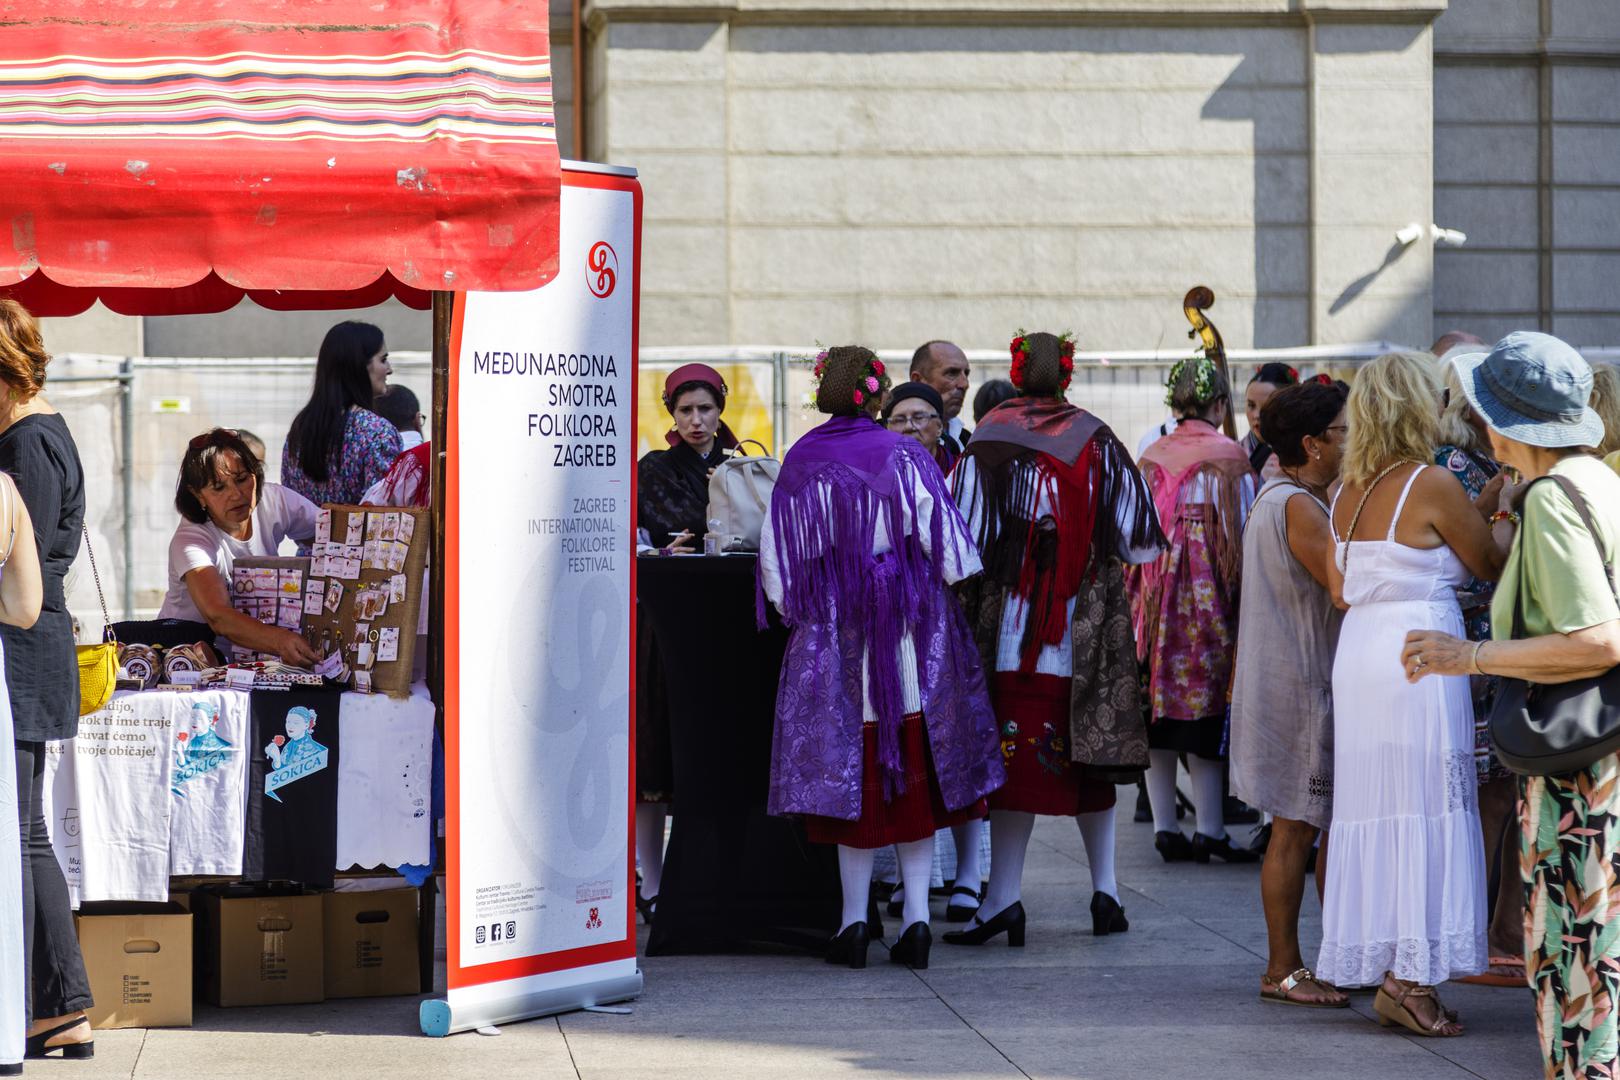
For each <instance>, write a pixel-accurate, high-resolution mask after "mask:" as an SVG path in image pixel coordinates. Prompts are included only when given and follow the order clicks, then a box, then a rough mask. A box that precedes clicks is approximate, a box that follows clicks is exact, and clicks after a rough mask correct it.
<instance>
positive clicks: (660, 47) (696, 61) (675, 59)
mask: <svg viewBox="0 0 1620 1080" xmlns="http://www.w3.org/2000/svg"><path fill="white" fill-rule="evenodd" d="M728 40H729V39H728V33H727V29H726V24H725V23H717V22H697V23H677V22H620V23H613V24H612V37H611V38H610V40H609V42H608V63H610V64H612V65H613V70H612V78H613V83H614V85H616V86H625V85H633V84H636V83H660V84H663V83H687V82H698V83H714V82H721V83H723V82H725V79H726V43H727V41H728Z"/></svg>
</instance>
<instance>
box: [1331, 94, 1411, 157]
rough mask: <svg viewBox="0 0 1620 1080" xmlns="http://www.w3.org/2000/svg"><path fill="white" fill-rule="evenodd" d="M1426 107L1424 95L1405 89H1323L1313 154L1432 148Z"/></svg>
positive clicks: (1384, 151)
mask: <svg viewBox="0 0 1620 1080" xmlns="http://www.w3.org/2000/svg"><path fill="white" fill-rule="evenodd" d="M1428 106H1429V95H1428V94H1427V93H1426V92H1424V93H1414V92H1413V91H1412V90H1411V89H1409V88H1392V87H1387V86H1377V85H1368V86H1363V87H1355V88H1349V87H1334V88H1331V89H1326V88H1324V89H1322V90H1320V91H1318V93H1317V97H1316V145H1317V149H1318V152H1319V153H1325V154H1333V153H1388V152H1390V151H1400V150H1410V151H1411V152H1413V153H1414V154H1419V153H1422V152H1424V151H1429V150H1431V148H1432V147H1433V145H1434V127H1433V124H1432V122H1431V117H1430V114H1429V108H1428Z"/></svg>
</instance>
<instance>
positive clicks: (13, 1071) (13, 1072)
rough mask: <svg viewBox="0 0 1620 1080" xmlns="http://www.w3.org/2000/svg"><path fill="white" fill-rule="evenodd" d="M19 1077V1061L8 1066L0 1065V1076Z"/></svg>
mask: <svg viewBox="0 0 1620 1080" xmlns="http://www.w3.org/2000/svg"><path fill="white" fill-rule="evenodd" d="M21 1075H22V1062H20V1061H19V1062H16V1063H14V1064H10V1065H0V1076H21Z"/></svg>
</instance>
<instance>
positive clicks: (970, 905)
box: [945, 885, 984, 922]
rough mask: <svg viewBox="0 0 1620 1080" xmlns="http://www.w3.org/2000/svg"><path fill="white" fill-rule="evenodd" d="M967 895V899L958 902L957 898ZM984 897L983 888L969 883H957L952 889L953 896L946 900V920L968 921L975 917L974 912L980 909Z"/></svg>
mask: <svg viewBox="0 0 1620 1080" xmlns="http://www.w3.org/2000/svg"><path fill="white" fill-rule="evenodd" d="M959 896H965V897H967V899H966V900H965V901H963V902H962V903H960V904H959V903H957V902H956V898H957V897H959ZM983 899H984V890H983V889H974V888H972V887H971V886H968V885H957V886H955V887H954V888H952V889H951V898H950V899H949V900H947V901H946V902H945V921H946V922H967V921H968V920H969V919H971V918H973V914H974V912H976V911H978V910H979V901H980V900H983Z"/></svg>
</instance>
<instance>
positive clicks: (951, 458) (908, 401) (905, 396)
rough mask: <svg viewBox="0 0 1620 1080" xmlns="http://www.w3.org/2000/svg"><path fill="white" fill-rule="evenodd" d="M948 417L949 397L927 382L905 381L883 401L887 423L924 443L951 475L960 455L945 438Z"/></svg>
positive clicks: (884, 418)
mask: <svg viewBox="0 0 1620 1080" xmlns="http://www.w3.org/2000/svg"><path fill="white" fill-rule="evenodd" d="M944 417H945V399H944V398H942V397H940V396H939V391H938V390H935V389H934V388H933V387H932V386H929V385H928V384H927V383H921V382H907V383H901V384H900V385H899V386H897V387H895V388H894V392H893V393H891V394H890V395H889V400H888V401H886V402H884V404H883V412H882V420H883V424H884V426H885V427H887V428H888V429H889V430H890V431H892V432H894V433H895V434H896V435H910V436H911V437H912V438H913V439H916V440H917V441H918V442H920V443H922V444H923V449H924V450H927V451H928V456H929V457H931V458H933V459H934V463H935V464H936V465H938V466H939V468H940V471H941V472H943V473H946V474H949V473H950V471H951V467H952V466H954V465H955V464H956V457H955V455H953V454H952V453H951V451H950V448H949V447H948V446H946V444H945V440H944V439H943V438H942V437H941V436H943V435H944V434H945V419H944Z"/></svg>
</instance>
